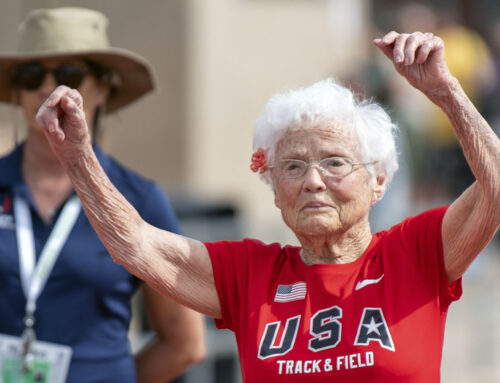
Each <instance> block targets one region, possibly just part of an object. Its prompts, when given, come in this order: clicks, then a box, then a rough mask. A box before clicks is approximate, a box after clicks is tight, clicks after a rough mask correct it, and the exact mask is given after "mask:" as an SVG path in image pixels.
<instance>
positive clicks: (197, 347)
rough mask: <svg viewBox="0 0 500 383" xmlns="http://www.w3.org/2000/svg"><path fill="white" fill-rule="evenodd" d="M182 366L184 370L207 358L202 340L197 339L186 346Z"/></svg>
mask: <svg viewBox="0 0 500 383" xmlns="http://www.w3.org/2000/svg"><path fill="white" fill-rule="evenodd" d="M183 354H184V358H183V359H184V364H185V365H186V368H189V367H190V366H193V365H195V364H198V363H200V362H202V361H204V360H205V359H206V357H207V347H206V344H205V340H204V339H199V340H197V341H195V342H191V344H189V345H187V346H186V347H185V350H184V353H183Z"/></svg>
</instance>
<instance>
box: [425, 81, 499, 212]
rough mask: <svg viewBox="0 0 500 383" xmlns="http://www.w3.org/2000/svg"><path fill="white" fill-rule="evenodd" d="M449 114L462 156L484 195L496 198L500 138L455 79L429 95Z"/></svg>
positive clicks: (497, 192)
mask: <svg viewBox="0 0 500 383" xmlns="http://www.w3.org/2000/svg"><path fill="white" fill-rule="evenodd" d="M428 97H429V98H430V99H431V100H432V101H433V102H434V103H435V104H436V105H438V106H439V107H440V108H441V109H442V110H443V111H444V113H446V115H447V116H448V118H449V120H450V122H451V124H452V126H453V129H454V131H455V134H456V136H457V139H458V141H459V143H460V145H461V147H462V149H463V152H464V155H465V158H466V159H467V162H468V164H469V166H470V169H471V171H472V173H473V174H474V176H475V178H476V180H477V182H478V183H479V186H480V187H481V189H482V191H483V193H484V196H485V197H486V198H488V199H489V200H490V201H492V202H493V201H496V205H497V206H499V205H498V197H499V192H500V140H499V138H498V137H497V136H496V134H495V133H494V132H493V130H492V129H491V128H490V126H489V125H488V123H487V122H486V120H485V119H484V118H483V117H482V116H481V114H480V113H479V112H478V111H477V109H476V108H475V107H474V105H473V104H472V102H471V101H470V100H469V98H468V97H467V95H466V94H465V92H464V91H463V89H462V87H461V86H460V84H459V83H458V81H457V80H456V79H454V78H453V79H452V80H451V81H449V83H448V86H447V87H444V88H442V89H440V90H439V91H438V92H433V93H432V94H428Z"/></svg>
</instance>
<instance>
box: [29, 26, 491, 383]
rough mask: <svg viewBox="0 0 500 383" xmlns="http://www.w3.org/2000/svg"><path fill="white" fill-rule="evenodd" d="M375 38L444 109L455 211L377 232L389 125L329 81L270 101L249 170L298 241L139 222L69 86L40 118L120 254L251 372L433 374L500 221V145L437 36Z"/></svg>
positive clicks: (358, 376) (346, 376)
mask: <svg viewBox="0 0 500 383" xmlns="http://www.w3.org/2000/svg"><path fill="white" fill-rule="evenodd" d="M374 43H375V45H376V46H377V47H378V48H380V49H381V50H382V52H383V53H384V54H385V55H386V56H387V57H388V58H389V59H390V60H391V61H392V62H393V63H394V66H395V68H396V70H397V71H398V72H399V73H400V74H401V75H402V76H404V77H405V78H406V79H407V80H408V81H409V82H410V83H411V84H412V85H413V86H414V87H416V88H417V89H419V90H421V91H422V92H423V93H424V94H425V95H427V96H428V97H429V99H430V100H431V101H433V102H434V103H436V104H437V105H439V106H440V107H441V108H442V109H443V110H444V111H445V112H446V114H447V115H448V116H449V118H450V120H451V122H452V124H453V126H454V129H455V132H456V135H457V137H458V139H459V141H460V143H461V145H462V147H463V150H464V153H465V156H466V158H467V160H468V162H469V165H470V167H471V169H472V171H473V173H474V174H475V176H476V181H475V182H474V184H473V185H471V186H470V187H469V188H468V189H467V191H465V192H464V193H463V194H462V195H461V196H460V197H459V198H458V199H457V200H456V201H455V202H453V204H452V205H451V206H449V207H441V208H437V209H434V210H430V211H427V212H424V213H422V214H420V215H418V216H416V217H412V218H408V219H406V220H405V221H403V222H402V223H400V224H398V225H396V226H394V227H393V228H391V229H390V230H388V231H384V232H380V233H375V234H373V233H372V232H371V231H370V225H369V221H368V215H369V212H370V207H371V206H372V205H373V204H374V203H375V202H376V201H377V200H379V199H380V198H381V197H382V195H383V194H384V191H385V189H386V187H387V184H388V182H389V181H390V179H391V178H392V176H393V174H394V171H395V170H396V168H397V164H396V160H395V150H394V142H393V138H392V133H393V130H394V125H393V124H392V123H391V121H390V119H389V118H388V116H387V115H386V114H385V113H384V112H383V110H382V109H381V108H380V107H378V106H377V105H373V104H370V103H367V102H363V103H356V102H355V101H354V100H353V96H352V94H351V93H350V92H349V91H348V90H347V89H344V88H342V87H340V86H338V85H336V84H334V83H333V82H330V81H324V82H320V83H318V84H315V85H313V86H311V87H310V88H307V89H302V90H297V91H292V92H290V93H287V94H283V95H278V96H275V97H273V98H272V99H271V100H270V101H269V103H268V104H267V106H266V108H265V111H264V113H263V115H262V117H261V118H260V120H259V122H258V124H257V128H256V135H255V139H256V143H255V147H256V149H257V150H256V153H255V155H254V157H253V161H252V168H253V169H254V170H258V171H259V172H260V173H261V174H262V176H263V177H264V178H265V179H266V180H267V181H268V182H269V183H270V184H271V185H272V188H273V191H274V195H275V204H276V206H277V207H278V208H279V209H280V210H281V212H282V216H283V219H284V221H285V223H286V224H287V225H288V226H289V227H290V228H291V229H292V230H293V232H294V233H295V234H296V236H297V238H298V239H299V241H300V244H301V246H300V247H293V246H284V247H282V246H280V245H279V244H271V245H265V244H263V243H261V242H258V241H255V240H250V239H247V240H244V241H241V242H216V243H205V244H203V243H201V242H198V241H196V240H194V239H190V238H185V237H182V236H179V235H176V234H172V233H168V232H164V231H161V230H159V229H156V228H154V227H152V226H151V225H149V224H147V223H145V222H144V221H143V220H142V219H141V218H140V216H139V215H138V214H137V213H136V211H135V210H134V209H133V208H132V207H131V206H130V205H129V204H128V203H127V202H126V200H125V199H124V198H123V197H122V196H121V195H120V194H119V193H118V192H117V191H116V189H115V188H114V187H113V185H112V184H111V182H110V181H109V180H108V179H107V177H106V175H105V174H104V173H103V171H102V170H101V169H100V166H99V164H98V162H97V161H96V159H95V157H94V154H93V152H92V148H91V145H90V141H89V137H88V134H87V127H86V125H85V119H84V118H83V113H82V100H81V98H80V97H79V96H78V93H77V92H76V91H74V90H70V89H68V88H66V87H61V88H59V89H57V90H56V91H55V92H54V93H53V94H52V95H51V96H50V97H49V98H48V99H47V101H46V103H45V104H44V106H43V107H42V109H41V110H40V113H39V116H38V117H39V120H40V121H41V123H42V124H43V125H44V127H45V132H46V134H47V137H48V140H49V141H50V144H51V146H52V149H53V150H54V151H55V153H56V155H57V156H58V158H59V159H60V161H61V163H62V164H63V166H64V167H65V169H66V171H67V172H68V174H69V175H70V177H71V180H72V182H73V185H74V187H75V189H76V191H77V193H78V195H79V196H80V198H81V200H82V203H83V206H84V209H85V211H86V213H87V215H88V217H89V219H90V221H91V223H92V225H94V227H95V229H96V231H97V232H98V234H99V236H100V238H101V239H102V241H103V242H104V243H105V245H106V247H107V248H108V250H109V252H110V254H112V256H113V258H114V260H115V261H116V262H118V263H120V264H122V265H124V266H125V267H126V268H127V269H128V270H129V271H130V272H132V273H133V274H136V275H138V276H139V277H140V278H142V279H145V280H147V281H148V282H149V283H150V284H151V285H153V286H154V287H155V288H156V289H157V290H158V291H160V292H161V293H163V294H165V295H167V296H170V297H172V298H173V299H175V300H177V301H178V302H180V303H182V304H185V305H187V306H189V307H191V308H193V309H195V310H197V311H199V312H202V313H204V314H206V315H209V316H211V317H213V318H215V320H216V323H217V325H218V326H219V327H224V328H229V329H231V330H233V331H234V333H235V335H236V340H237V343H238V348H239V354H240V360H241V365H242V372H243V376H244V380H245V381H247V382H269V381H273V382H304V381H307V382H310V381H318V382H331V381H335V382H384V383H386V382H396V381H397V382H401V381H404V382H438V381H439V379H440V378H439V375H440V374H439V370H440V361H441V353H442V345H443V332H444V323H445V318H446V313H447V309H448V306H449V304H450V303H451V302H452V301H453V300H456V299H458V297H459V296H460V294H461V276H462V274H463V273H464V272H465V270H466V269H467V267H468V266H469V265H470V264H471V262H472V261H473V260H474V258H475V257H476V256H477V255H478V254H479V253H480V252H481V250H482V249H483V248H484V247H485V246H486V245H487V244H488V242H489V241H490V240H491V238H492V237H493V235H494V234H495V232H496V230H497V229H498V226H499V224H500V204H499V203H498V201H499V200H500V169H499V166H500V142H499V139H498V138H497V137H496V136H495V134H494V133H493V132H492V130H491V129H490V128H489V126H488V124H487V123H486V121H485V120H484V119H482V117H481V116H480V115H479V113H478V112H477V111H476V109H475V108H474V106H473V105H472V104H471V102H470V101H469V100H468V98H467V97H466V95H465V94H464V92H463V91H462V88H461V87H460V85H459V84H458V82H457V81H456V79H455V78H454V77H453V76H452V75H451V74H450V72H449V71H448V69H447V66H446V63H445V60H444V47H443V43H442V40H441V39H440V38H438V37H435V36H433V35H432V34H427V33H426V34H423V33H418V32H417V33H413V34H399V33H396V32H391V33H389V34H387V35H386V36H384V37H383V38H382V39H376V40H375V41H374Z"/></svg>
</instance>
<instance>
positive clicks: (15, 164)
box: [0, 145, 22, 185]
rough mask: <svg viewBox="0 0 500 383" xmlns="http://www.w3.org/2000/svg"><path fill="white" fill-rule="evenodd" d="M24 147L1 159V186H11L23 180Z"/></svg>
mask: <svg viewBox="0 0 500 383" xmlns="http://www.w3.org/2000/svg"><path fill="white" fill-rule="evenodd" d="M21 154H22V145H19V146H17V147H16V148H14V149H13V150H12V151H11V152H10V153H7V154H6V155H4V156H2V157H0V185H10V184H12V183H13V182H18V181H20V180H21Z"/></svg>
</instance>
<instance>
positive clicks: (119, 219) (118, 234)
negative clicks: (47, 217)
mask: <svg viewBox="0 0 500 383" xmlns="http://www.w3.org/2000/svg"><path fill="white" fill-rule="evenodd" d="M64 165H65V167H66V171H67V173H68V175H69V177H70V178H71V181H72V184H73V187H74V189H75V191H76V193H77V194H78V197H79V198H80V200H81V201H82V206H83V208H84V210H85V213H86V215H87V217H88V219H89V221H90V223H91V224H92V226H93V227H94V229H95V231H96V232H97V235H98V236H99V238H100V239H101V241H102V243H103V244H104V245H105V247H106V249H107V250H108V251H109V253H110V254H111V256H112V257H113V260H114V261H115V262H117V263H119V264H122V265H124V266H125V267H127V269H129V271H131V272H132V273H134V274H137V263H138V257H139V254H140V253H141V251H140V249H139V247H140V244H141V241H140V240H139V239H140V231H141V226H142V219H141V218H140V216H139V214H138V213H137V211H136V210H135V209H134V208H133V207H132V206H131V205H130V203H129V202H128V201H127V200H126V199H125V198H124V197H123V196H122V195H121V194H120V193H119V192H118V190H116V188H115V187H114V185H113V184H112V183H111V181H110V180H109V178H108V177H107V175H106V174H105V172H104V170H103V169H102V167H101V165H100V164H99V161H98V160H97V158H96V156H95V154H94V152H93V150H92V148H91V147H90V146H89V147H88V148H87V150H85V151H83V154H82V155H81V156H79V157H78V159H77V160H76V161H73V162H72V163H71V164H64Z"/></svg>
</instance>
